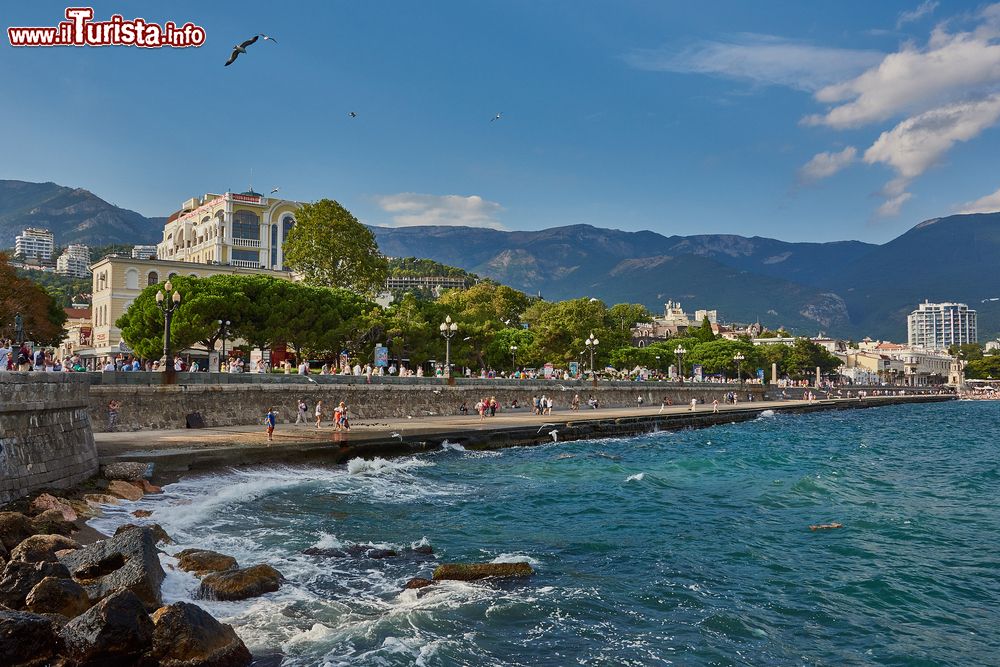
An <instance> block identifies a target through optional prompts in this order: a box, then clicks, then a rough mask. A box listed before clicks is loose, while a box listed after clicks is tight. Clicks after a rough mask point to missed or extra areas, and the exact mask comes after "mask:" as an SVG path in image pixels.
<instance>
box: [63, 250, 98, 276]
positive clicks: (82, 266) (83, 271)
mask: <svg viewBox="0 0 1000 667" xmlns="http://www.w3.org/2000/svg"><path fill="white" fill-rule="evenodd" d="M56 273H58V274H60V275H63V276H72V277H74V278H86V277H87V276H89V275H90V248H88V247H87V246H85V245H82V244H79V243H71V244H70V245H68V246H66V249H65V250H63V254H61V255H59V259H57V260H56Z"/></svg>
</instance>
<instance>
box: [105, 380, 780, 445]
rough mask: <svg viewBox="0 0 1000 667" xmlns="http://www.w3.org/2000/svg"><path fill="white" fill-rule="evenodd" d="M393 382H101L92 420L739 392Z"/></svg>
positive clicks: (137, 425) (229, 417) (254, 418)
mask: <svg viewBox="0 0 1000 667" xmlns="http://www.w3.org/2000/svg"><path fill="white" fill-rule="evenodd" d="M123 375H128V374H127V373H126V374H123ZM137 375H139V374H137ZM244 377H247V378H249V377H253V376H252V375H251V376H244ZM278 377H279V378H281V377H282V376H278ZM346 380H350V381H346ZM394 380H395V381H394V382H388V381H386V380H385V378H374V379H373V381H372V384H367V383H366V382H365V379H364V378H359V379H350V378H348V379H345V380H340V381H337V382H323V383H318V382H308V381H304V378H302V380H299V381H296V382H291V381H280V382H254V383H250V384H232V383H230V384H203V383H200V382H199V383H194V384H176V385H159V384H156V385H148V384H138V383H134V382H130V383H128V384H105V383H102V384H98V385H95V386H93V387H91V390H90V416H91V421H92V422H93V425H94V430H95V431H96V432H104V431H106V430H107V426H108V403H109V402H110V401H111V400H117V401H119V402H120V403H121V408H120V410H119V426H118V430H122V431H139V430H146V429H157V430H163V429H176V428H184V427H185V425H186V417H187V415H188V414H191V413H195V412H197V413H199V414H200V416H201V418H202V420H203V422H204V425H205V426H210V427H211V426H238V425H246V424H258V423H260V422H261V420H262V419H263V417H264V414H265V413H266V412H267V411H268V409H270V408H271V407H274V408H275V409H277V411H278V415H279V417H278V421H279V423H287V422H289V421H294V420H295V416H296V406H297V405H298V401H299V399H300V398H302V399H305V401H306V403H307V404H308V406H309V415H310V419H311V418H312V414H313V411H314V409H315V406H316V403H317V401H320V400H322V401H323V405H324V410H325V413H326V418H328V415H329V414H330V413H331V412H332V411H333V408H334V407H335V406H336V405H337V404H338V403H339V402H340V401H343V402H344V403H346V404H347V406H348V408H349V410H350V414H351V416H352V417H353V418H355V419H387V418H404V419H405V418H407V417H427V416H440V415H456V414H458V408H459V406H460V405H461V404H462V402H463V401H464V402H465V403H466V405H467V406H468V408H469V411H470V412H472V411H473V410H474V407H475V405H476V402H477V401H478V400H480V399H481V398H484V397H486V398H488V397H490V396H495V397H496V398H497V401H499V402H500V403H501V404H502V405H503V406H505V407H506V406H509V405H510V404H511V401H513V400H515V399H516V400H517V402H518V403H519V404H520V405H521V406H522V407H527V406H530V405H531V399H532V396H541V395H542V394H545V395H547V396H549V397H551V398H552V399H553V401H554V403H555V408H556V409H557V410H564V409H566V408H567V407H569V404H570V401H572V399H573V396H574V395H577V394H578V395H579V396H580V400H581V402H583V403H584V407H586V405H585V403H586V401H587V399H588V398H590V397H591V396H593V397H594V398H596V399H597V401H598V403H599V405H600V406H601V407H602V408H603V407H608V408H620V407H635V406H636V405H637V404H638V399H639V397H642V400H643V403H644V405H647V406H659V405H660V403H661V402H662V401H663V399H664V398H669V399H670V401H671V402H672V403H673V404H675V405H681V404H687V403H689V402H690V401H691V399H692V398H696V399H698V400H699V401H703V402H704V403H706V404H711V402H712V401H713V400H714V399H718V400H719V402H720V403H721V402H723V399H724V397H725V395H726V394H727V393H728V392H730V391H734V390H739V387H738V386H737V385H724V384H720V385H713V384H708V383H702V384H685V385H677V384H674V383H666V382H600V383H598V386H597V387H594V386H593V385H592V384H591V383H589V382H572V381H571V382H559V381H555V380H551V381H529V380H524V381H518V380H476V379H459V380H456V382H455V384H454V385H449V384H447V383H446V382H445V381H444V380H440V379H438V380H434V379H430V378H427V379H424V380H423V381H421V382H406V381H400V380H398V379H394ZM740 394H741V400H746V398H747V395H748V394H751V395H753V397H754V400H755V401H760V400H761V399H762V397H763V387H762V386H760V385H745V386H744V387H743V389H742V390H740Z"/></svg>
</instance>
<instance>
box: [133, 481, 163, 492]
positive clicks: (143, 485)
mask: <svg viewBox="0 0 1000 667" xmlns="http://www.w3.org/2000/svg"><path fill="white" fill-rule="evenodd" d="M129 484H131V485H132V486H134V487H135V488H137V489H139V490H140V491H142V492H143V493H163V489H161V488H160V487H158V486H156V485H155V484H150V483H149V480H146V479H136V480H129Z"/></svg>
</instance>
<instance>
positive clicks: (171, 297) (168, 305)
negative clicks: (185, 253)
mask: <svg viewBox="0 0 1000 667" xmlns="http://www.w3.org/2000/svg"><path fill="white" fill-rule="evenodd" d="M156 305H157V306H158V307H159V308H160V310H161V311H163V362H164V363H165V364H166V366H167V367H166V368H165V369H164V371H165V372H166V374H167V375H166V381H167V384H173V382H174V360H173V359H171V358H170V357H171V354H170V320H172V319H173V317H174V311H175V310H177V307H178V306H179V305H181V293H180V292H176V291H174V286H173V285H171V284H170V281H169V280H168V281H167V282H165V283H163V289H162V290H159V291H158V292H157V293H156Z"/></svg>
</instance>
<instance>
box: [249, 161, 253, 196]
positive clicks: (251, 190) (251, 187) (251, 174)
mask: <svg viewBox="0 0 1000 667" xmlns="http://www.w3.org/2000/svg"><path fill="white" fill-rule="evenodd" d="M249 189H250V192H253V167H250V188H249Z"/></svg>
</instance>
